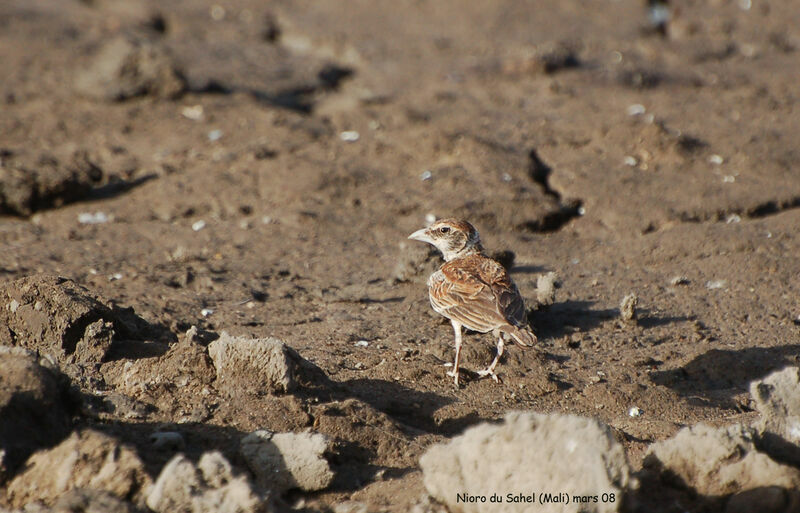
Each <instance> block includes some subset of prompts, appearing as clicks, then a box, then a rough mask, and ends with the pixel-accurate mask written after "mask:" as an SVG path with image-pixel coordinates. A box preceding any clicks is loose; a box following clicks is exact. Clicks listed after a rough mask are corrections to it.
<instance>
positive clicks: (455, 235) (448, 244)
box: [408, 219, 483, 262]
mask: <svg viewBox="0 0 800 513" xmlns="http://www.w3.org/2000/svg"><path fill="white" fill-rule="evenodd" d="M408 238H409V239H412V240H418V241H420V242H427V243H428V244H431V245H433V246H434V247H435V248H436V249H438V250H439V251H440V252H441V253H442V256H443V257H444V260H445V262H449V261H450V260H453V259H454V258H459V257H464V256H467V255H472V254H480V253H483V246H481V237H480V235H478V230H476V229H475V227H474V226H472V225H471V224H469V223H468V222H466V221H463V220H461V219H440V220H439V221H436V222H435V223H433V224H432V225H430V226H429V227H427V228H423V229H421V230H417V231H415V232H414V233H412V234H411V235H409V236H408Z"/></svg>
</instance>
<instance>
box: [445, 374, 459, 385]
mask: <svg viewBox="0 0 800 513" xmlns="http://www.w3.org/2000/svg"><path fill="white" fill-rule="evenodd" d="M458 374H459V373H458V372H456V371H452V370H449V371H447V375H448V376H450V377H451V378H453V383H455V385H456V388H458V387H459V385H458Z"/></svg>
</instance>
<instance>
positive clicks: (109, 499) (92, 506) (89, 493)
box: [26, 488, 141, 513]
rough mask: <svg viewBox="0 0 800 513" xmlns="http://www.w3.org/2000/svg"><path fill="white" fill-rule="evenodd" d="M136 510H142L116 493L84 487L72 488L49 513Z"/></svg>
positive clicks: (107, 512) (133, 512) (109, 512)
mask: <svg viewBox="0 0 800 513" xmlns="http://www.w3.org/2000/svg"><path fill="white" fill-rule="evenodd" d="M26 510H27V508H26ZM136 511H141V510H139V509H138V508H136V507H135V506H134V505H133V504H131V503H130V502H124V501H123V500H121V499H120V498H119V497H117V496H116V495H114V494H111V493H109V492H105V491H102V490H91V489H83V488H82V489H76V490H70V491H69V492H67V493H65V494H64V495H62V496H61V497H59V499H58V500H57V501H56V502H55V503H54V504H53V506H52V508H50V510H49V513H135V512H136Z"/></svg>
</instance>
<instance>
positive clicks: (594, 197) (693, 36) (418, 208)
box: [0, 0, 800, 511]
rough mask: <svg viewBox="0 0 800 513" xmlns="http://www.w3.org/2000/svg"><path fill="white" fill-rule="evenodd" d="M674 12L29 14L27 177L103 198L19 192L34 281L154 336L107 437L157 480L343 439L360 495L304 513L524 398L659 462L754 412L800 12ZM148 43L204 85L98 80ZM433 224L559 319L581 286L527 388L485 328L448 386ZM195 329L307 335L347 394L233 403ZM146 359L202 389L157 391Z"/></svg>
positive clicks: (573, 2) (22, 34)
mask: <svg viewBox="0 0 800 513" xmlns="http://www.w3.org/2000/svg"><path fill="white" fill-rule="evenodd" d="M643 4H644V2H640V1H633V0H617V1H609V0H583V1H578V0H570V1H539V2H526V1H522V0H510V1H503V2H501V1H497V2H469V3H467V2H460V1H455V0H452V1H451V0H442V1H436V2H432V1H429V2H426V1H422V2H420V1H416V0H414V1H411V0H401V1H398V2H393V3H392V5H391V8H389V7H387V5H383V4H382V3H381V2H373V1H370V0H353V1H351V2H347V3H341V2H316V1H312V0H299V1H298V0H293V1H289V0H278V1H275V2H270V3H264V2H257V1H254V0H252V1H249V0H235V1H229V2H220V3H219V5H215V4H214V3H213V2H209V1H205V0H192V1H189V0H178V1H175V2H170V3H169V5H165V6H160V2H141V3H133V2H124V1H115V0H92V1H88V0H87V1H84V2H78V1H63V0H62V1H56V0H34V1H28V0H24V1H23V0H9V1H5V2H2V3H0V62H2V63H3V69H4V71H3V73H2V78H0V152H1V153H0V154H1V155H2V163H3V168H4V169H10V168H12V167H14V166H16V169H23V170H28V172H30V171H31V170H35V171H36V172H38V173H40V174H41V175H42V176H49V175H47V173H48V172H53V173H54V172H55V171H52V170H53V169H60V170H61V171H62V172H67V174H69V173H72V174H71V175H70V176H72V177H73V178H74V177H75V176H89V179H86V180H84V181H83V182H81V183H82V184H84V186H83V187H81V186H78V187H71V188H70V187H68V188H64V187H62V188H60V189H59V188H58V187H55V189H53V188H50V189H47V190H49V191H51V192H52V191H53V190H55V192H52V194H50V196H48V195H47V194H45V193H41V192H40V193H38V194H39V196H36V197H35V198H34V199H33V200H30V201H28V202H27V203H25V202H24V201H22V202H21V201H16V200H15V201H16V203H14V202H12V201H11V200H10V199H9V198H12V196H13V195H14V194H16V192H14V191H12V187H11V186H8V185H6V186H5V187H6V188H5V190H4V191H3V194H5V196H6V204H5V205H3V204H2V203H0V206H3V207H4V209H5V216H4V217H2V218H0V248H2V249H0V280H1V281H3V282H8V281H11V280H15V279H18V278H21V277H24V276H29V275H34V274H37V273H48V274H56V275H62V276H65V277H69V278H71V279H72V280H74V281H75V282H77V283H78V284H80V285H83V286H85V287H86V288H87V289H89V290H91V291H92V292H93V293H97V294H99V295H100V296H102V297H104V298H106V299H107V300H109V301H111V302H113V303H114V304H116V305H119V306H120V307H131V308H133V309H134V310H135V312H136V314H137V315H138V316H140V317H141V318H143V319H144V320H145V321H146V322H147V323H148V324H149V328H148V330H149V331H147V334H148V335H147V336H142V337H138V338H139V340H138V341H137V342H135V343H134V342H131V343H130V344H128V345H124V344H123V345H122V346H121V348H118V349H116V350H115V352H112V354H111V355H110V356H109V357H108V358H107V359H106V361H105V362H103V363H102V364H100V365H98V366H95V367H85V368H82V367H78V368H77V369H74V372H72V373H71V376H72V377H73V379H74V380H76V379H77V380H78V383H79V384H80V386H81V387H82V388H81V389H82V391H84V392H86V393H92V392H93V391H97V390H102V391H104V393H110V394H112V395H114V394H116V395H115V396H119V397H123V398H125V400H124V401H118V402H119V404H124V405H129V407H119V408H117V409H116V410H110V411H107V412H105V413H104V414H103V415H100V416H91V415H86V416H85V417H83V418H82V420H81V421H80V422H81V423H83V424H85V425H92V426H95V427H97V428H99V429H101V430H104V431H106V432H108V433H110V434H113V435H115V436H117V437H120V438H121V439H123V440H125V441H126V442H129V443H131V444H132V445H133V446H134V447H137V448H138V449H139V450H140V453H141V454H140V456H141V457H142V458H143V460H144V461H145V462H146V463H147V464H148V466H149V470H150V471H152V472H153V474H154V475H155V474H157V472H158V470H159V469H160V468H161V466H163V464H164V463H165V461H166V459H167V458H168V457H169V455H164V454H161V453H158V452H154V451H152V450H150V449H149V448H148V446H147V444H148V441H147V440H148V436H149V434H150V433H151V432H152V431H153V430H155V429H161V428H163V427H164V426H172V427H173V428H174V429H175V430H178V431H180V432H181V433H183V434H184V436H185V438H186V439H187V441H188V447H187V453H189V454H190V455H192V457H197V456H198V455H199V454H200V453H202V452H203V451H205V450H210V449H220V450H222V451H223V452H225V453H226V454H229V455H230V458H231V459H232V461H234V462H237V457H236V443H235V441H236V440H238V438H239V436H241V435H243V434H246V433H247V432H250V431H252V430H255V429H259V428H269V429H272V430H284V431H285V430H301V429H303V428H306V427H308V426H312V427H313V429H314V430H317V431H319V432H322V433H326V434H328V435H330V436H332V437H334V438H335V439H336V440H337V441H338V443H339V444H340V446H339V451H338V455H337V456H336V461H335V462H334V463H335V466H336V467H337V479H336V481H335V483H334V485H333V486H332V487H331V488H330V489H329V490H328V491H325V492H321V493H317V494H305V495H304V494H301V493H296V492H293V493H292V494H290V496H288V497H286V498H285V503H286V504H290V505H291V504H297V501H298V500H302V501H303V502H302V504H304V505H305V507H307V508H308V509H309V510H315V509H320V508H323V509H324V508H326V507H329V506H331V505H333V504H336V503H338V502H341V501H344V500H356V501H362V502H364V503H366V504H368V505H369V506H370V508H372V509H374V510H376V511H379V510H380V511H383V510H386V511H408V508H409V507H410V506H411V505H413V504H415V503H416V502H417V501H418V500H419V498H420V496H422V495H423V494H424V487H423V486H422V481H421V473H420V471H419V467H418V458H419V456H420V454H422V452H424V449H425V447H426V446H428V445H430V444H431V443H434V442H436V441H441V440H442V439H444V438H445V437H449V436H453V435H455V434H457V433H460V432H461V431H463V429H464V428H465V427H467V426H470V425H473V424H475V423H478V422H480V421H483V420H490V419H497V418H500V417H502V416H503V415H504V414H505V413H506V412H508V411H510V410H519V409H522V410H533V411H536V412H567V413H574V414H579V415H585V416H591V417H596V418H598V419H600V420H602V421H603V422H605V423H608V424H609V425H611V426H612V427H613V428H614V429H615V430H616V432H617V433H618V435H619V439H620V440H622V441H624V444H625V446H626V449H627V451H628V457H629V460H630V462H631V464H632V465H633V467H634V468H640V467H641V459H642V456H643V453H644V450H645V449H646V448H647V446H648V444H649V443H651V442H653V441H657V440H663V439H666V438H669V437H670V436H672V435H673V434H674V433H675V432H676V431H677V430H678V429H679V428H680V427H681V426H685V425H691V424H694V423H697V422H700V421H703V422H707V423H711V424H712V425H724V424H727V423H732V422H740V421H743V422H746V421H749V420H750V419H752V416H753V413H752V412H753V408H752V404H751V402H750V401H751V400H750V396H749V394H748V393H747V386H748V383H749V382H750V381H751V380H753V379H756V378H760V377H763V376H765V375H766V374H768V373H769V372H770V371H772V370H775V369H779V368H782V367H784V366H786V365H788V364H796V363H797V361H798V350H799V349H800V300H799V299H798V295H797V290H798V288H799V287H800V258H798V255H800V239H798V237H797V227H798V225H799V224H800V209H798V207H800V177H798V172H797V166H798V163H800V145H799V144H798V143H799V142H800V141H798V133H800V115H798V112H797V105H798V91H800V90H799V89H798V87H797V84H798V83H800V67H798V66H797V59H798V49H800V31H799V29H798V27H800V5H798V4H797V3H796V2H793V1H791V0H775V1H771V2H765V1H753V2H752V4H751V3H750V2H749V1H748V2H739V1H728V0H684V1H675V2H673V4H674V8H673V19H672V21H671V22H670V24H669V26H668V29H667V34H666V36H662V35H659V34H658V33H657V32H655V31H653V30H651V29H650V28H649V27H648V21H647V16H646V10H645V7H644V5H643ZM748 6H749V8H748ZM120 35H124V36H125V37H129V38H136V39H137V40H146V41H148V42H150V44H152V45H155V46H156V47H157V48H159V51H163V52H164V55H167V56H169V57H168V58H169V59H172V60H171V61H169V62H172V63H174V70H175V76H174V77H173V76H171V75H170V77H168V80H179V81H182V82H181V84H182V87H181V88H179V90H174V88H171V87H172V85H171V84H172V83H171V82H168V83H167V86H164V87H162V88H161V89H159V87H154V88H149V89H147V88H145V90H143V91H139V93H140V94H138V95H136V96H134V97H131V98H128V99H125V100H124V101H106V100H102V99H99V98H98V97H96V96H92V95H91V94H89V95H88V96H87V93H86V92H85V91H82V90H81V89H80V87H79V86H76V80H78V79H77V78H76V77H79V76H81V74H82V73H86V70H87V69H89V68H90V66H91V65H92V62H93V60H95V59H96V58H97V57H96V56H97V55H98V53H99V52H101V50H102V49H103V48H104V45H106V44H107V42H108V41H111V40H113V39H114V38H116V37H118V36H120ZM160 77H161V78H160V79H163V78H164V77H163V75H160ZM176 77H177V78H176ZM161 84H162V85H163V83H161ZM165 88H166V89H165ZM165 91H166V92H165ZM48 166H49V167H48ZM48 169H51V171H47V170H48ZM64 170H66V171H64ZM76 170H77V171H76ZM76 173H77V175H76ZM4 176H6V177H7V176H8V174H6V175H4ZM87 180H88V182H87ZM43 181H46V180H45V179H44V178H42V179H41V180H40V183H39V185H37V187H40V188H41V187H44V186H43V185H41V182H43ZM23 183H27V182H24V181H23ZM87 183H88V185H86V184H87ZM20 187H22V186H20ZM48 194H49V193H48ZM37 198H38V199H37ZM17 199H18V197H17ZM19 204H24V205H27V206H26V207H24V208H17V207H14V205H19ZM96 213H100V215H99V216H98V215H94V214H96ZM82 214H84V215H83V216H82ZM85 214H93V215H94V217H91V216H87V215H85ZM431 216H434V217H449V216H460V217H464V218H466V219H469V220H470V221H471V222H472V223H473V224H474V225H475V226H476V227H477V228H478V229H479V230H480V232H481V235H482V238H483V240H484V243H485V245H486V246H487V248H488V250H489V251H490V252H492V253H496V252H500V251H511V252H513V255H514V256H515V258H514V259H513V265H512V267H511V274H512V276H513V278H514V280H515V281H516V283H517V285H518V286H519V288H520V290H521V291H522V294H523V296H525V297H526V299H527V301H528V304H529V306H531V307H534V306H535V304H536V301H535V298H536V282H537V278H538V277H539V276H540V275H543V274H545V273H547V272H550V271H554V272H556V273H557V274H558V276H559V278H560V288H558V290H557V294H556V300H555V303H554V304H553V305H552V306H550V307H548V308H540V309H537V310H535V311H534V312H533V313H532V315H531V319H532V325H533V327H534V329H535V331H536V332H537V334H538V336H539V340H540V346H539V349H540V351H539V353H537V352H536V351H532V350H527V351H524V350H523V348H520V347H518V346H512V347H510V350H509V351H508V354H507V356H506V357H505V358H504V360H503V361H502V364H501V367H500V375H501V377H502V378H503V383H502V384H499V385H498V384H495V383H493V382H492V381H491V380H478V379H477V376H476V375H475V374H474V372H471V371H475V370H478V369H480V368H483V367H484V366H485V365H486V364H487V362H489V361H490V360H491V358H492V356H493V348H494V345H493V341H492V340H491V337H489V336H481V335H477V334H470V335H468V336H467V339H466V348H465V353H464V354H465V357H464V367H465V369H466V372H465V374H464V376H465V379H464V381H465V383H464V385H463V387H462V388H460V389H455V388H454V387H453V384H452V381H451V380H450V379H449V378H447V377H446V375H445V372H446V370H447V369H446V367H445V366H444V364H445V363H446V362H448V361H450V360H451V358H452V340H451V337H452V332H451V330H450V327H449V325H448V324H447V323H446V321H444V320H443V319H441V318H440V317H438V316H437V315H436V314H435V313H433V312H432V311H431V309H430V306H429V305H428V301H427V296H426V290H425V285H424V284H425V280H426V278H427V273H428V272H430V270H432V269H434V268H435V266H436V265H437V260H436V258H437V257H436V256H433V255H430V254H429V253H428V252H427V250H425V249H424V248H420V247H417V246H414V245H413V244H412V243H411V242H410V241H409V242H406V237H407V235H408V234H410V233H411V232H412V231H414V230H416V229H418V228H421V227H423V226H424V225H425V224H426V219H427V218H429V217H431ZM87 221H101V222H96V223H91V222H87ZM629 293H635V294H636V295H637V296H638V309H637V314H638V315H637V320H636V321H635V322H626V321H624V320H622V319H621V318H620V315H619V305H620V302H621V300H622V299H623V297H624V296H626V295H627V294H629ZM193 325H194V326H197V327H198V328H199V333H200V336H199V338H200V340H201V341H202V343H203V344H207V343H208V342H210V341H212V340H213V339H215V338H216V336H217V334H218V333H221V332H222V331H227V332H228V333H231V334H234V335H246V336H252V337H267V336H273V337H278V338H280V339H282V340H284V341H285V342H286V343H287V344H288V345H289V346H291V347H292V348H294V349H296V350H297V351H298V352H299V353H300V354H301V355H302V356H303V357H304V358H305V359H307V360H309V361H311V362H313V363H314V364H316V365H317V366H319V367H320V368H321V369H322V370H323V371H324V373H325V375H326V376H327V377H328V378H329V379H330V380H331V381H332V382H333V383H332V384H331V387H330V390H329V391H327V392H319V391H317V392H315V393H314V394H305V395H304V394H287V395H278V396H272V395H260V396H259V395H254V394H247V393H244V392H243V393H242V394H239V395H235V396H232V397H231V396H226V395H224V394H222V392H220V391H219V390H217V389H216V388H215V387H214V384H213V369H211V371H209V370H208V369H205V368H201V367H202V366H200V365H199V364H197V365H198V367H197V368H187V367H185V366H186V365H188V364H187V362H195V360H192V359H191V358H188V359H187V358H182V357H176V356H175V353H174V351H172V350H171V348H173V347H174V346H175V344H176V341H177V340H178V339H179V338H180V337H182V335H183V333H184V332H185V331H186V330H187V329H188V328H189V327H191V326H193ZM132 338H135V337H132ZM361 341H365V342H366V343H363V342H361ZM537 354H538V356H537ZM131 366H133V367H134V368H135V369H136V372H138V373H140V374H141V375H142V376H150V377H155V376H161V377H162V378H165V377H166V378H169V379H162V380H161V381H160V384H159V385H158V386H155V387H150V388H146V389H139V388H137V389H134V388H130V387H127V388H126V386H127V385H126V382H125V380H123V379H122V377H121V376H123V375H127V374H126V373H128V372H130V368H131ZM208 372H211V373H212V375H210V376H208V375H206V374H207V373H208ZM181 373H184V374H187V375H188V376H189V378H187V379H188V381H185V382H184V384H185V383H188V385H186V386H178V385H177V384H176V383H171V382H170V380H171V379H172V378H173V377H175V376H178V375H179V374H181ZM204 373H205V374H204ZM81 376H82V377H83V378H84V379H80V378H81ZM204 387H205V388H206V390H208V392H206V393H200V391H201V390H202V389H203V388H204ZM353 399H355V401H354V402H351V403H347V405H348V406H347V407H345V408H344V409H342V410H340V411H332V408H333V407H332V406H331V404H332V403H330V402H329V401H331V400H337V401H346V400H353ZM131 404H133V405H134V406H130V405H131ZM634 407H635V408H638V409H639V410H640V411H641V415H639V416H630V415H629V412H630V410H631V408H634ZM239 463H240V462H239ZM670 494H674V496H679V497H684V495H682V494H681V492H679V491H674V490H673V491H671V490H656V491H653V495H652V497H655V498H654V499H653V500H654V501H655V502H658V504H667V503H668V502H669V501H671V500H672V499H670V497H673V495H670ZM682 500H687V501H689V502H688V503H687V504H688V505H687V506H686V507H687V508H689V507H691V499H686V498H685V497H684V499H682ZM662 501H663V502H662ZM656 505H657V504H654V505H653V507H655V506H656ZM665 508H666V506H665ZM651 511H653V510H651ZM663 511H668V509H663Z"/></svg>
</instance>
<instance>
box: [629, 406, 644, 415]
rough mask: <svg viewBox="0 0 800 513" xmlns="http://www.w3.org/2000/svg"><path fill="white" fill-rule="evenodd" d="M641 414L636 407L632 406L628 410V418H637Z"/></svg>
mask: <svg viewBox="0 0 800 513" xmlns="http://www.w3.org/2000/svg"><path fill="white" fill-rule="evenodd" d="M641 414H642V410H641V408H639V407H638V406H633V407H631V409H630V410H628V417H638V416H639V415H641Z"/></svg>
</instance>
